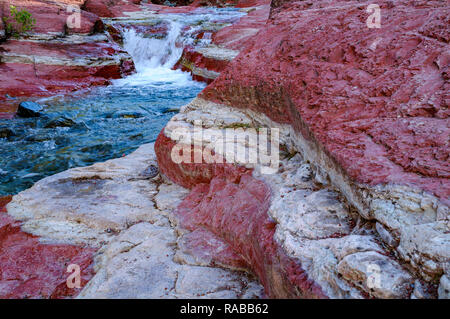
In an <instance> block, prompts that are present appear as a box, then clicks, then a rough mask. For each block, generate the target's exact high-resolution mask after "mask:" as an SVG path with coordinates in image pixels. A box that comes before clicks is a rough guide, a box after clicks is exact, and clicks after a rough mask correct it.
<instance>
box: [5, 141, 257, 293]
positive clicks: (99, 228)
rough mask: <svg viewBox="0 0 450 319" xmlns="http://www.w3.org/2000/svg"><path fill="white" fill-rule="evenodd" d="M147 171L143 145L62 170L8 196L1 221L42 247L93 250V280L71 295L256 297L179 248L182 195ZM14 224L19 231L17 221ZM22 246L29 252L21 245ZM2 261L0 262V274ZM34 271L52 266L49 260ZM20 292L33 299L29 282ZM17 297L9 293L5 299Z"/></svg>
mask: <svg viewBox="0 0 450 319" xmlns="http://www.w3.org/2000/svg"><path fill="white" fill-rule="evenodd" d="M155 167H156V156H155V153H154V149H153V144H147V145H143V146H141V147H140V148H139V149H138V150H137V151H135V152H134V153H132V154H130V155H128V156H126V157H122V158H119V159H114V160H110V161H107V162H104V163H97V164H95V165H93V166H89V167H84V168H76V169H71V170H68V171H65V172H62V173H60V174H57V175H54V176H51V177H48V178H45V179H43V180H41V181H39V182H38V183H36V184H35V185H34V186H33V187H32V188H30V189H29V190H26V191H24V192H22V193H20V194H18V195H16V196H14V197H13V199H12V201H11V202H10V203H9V204H8V206H7V211H8V215H6V216H7V217H6V218H8V220H12V218H11V217H13V218H14V219H15V220H19V221H21V222H22V223H21V228H22V230H23V231H26V232H28V233H31V234H33V235H36V236H39V238H40V239H39V240H40V242H41V243H42V244H40V246H39V247H42V249H44V250H45V249H46V250H52V249H53V248H52V247H59V246H55V245H63V246H62V247H66V246H64V245H77V246H86V245H87V246H88V247H92V248H89V249H90V250H89V251H91V252H92V251H93V248H96V250H97V249H98V250H97V252H96V254H95V258H94V263H93V264H92V265H91V267H93V270H94V272H95V276H94V277H93V278H92V279H91V280H90V281H89V283H88V284H87V285H86V286H85V287H84V288H83V290H82V291H81V292H80V294H79V295H78V297H79V298H258V297H261V296H262V291H261V286H260V285H259V284H258V283H257V282H256V281H255V280H254V279H253V278H251V277H249V276H248V275H247V274H245V273H243V272H241V271H232V270H231V271H230V270H226V269H221V268H218V267H217V266H216V265H215V264H214V263H209V262H205V260H206V259H205V256H204V254H203V255H200V253H201V251H195V250H190V249H189V247H188V246H185V245H184V243H183V237H184V236H187V237H189V236H191V235H190V232H189V231H188V230H184V229H183V230H181V229H179V228H178V227H176V226H174V225H176V224H177V223H178V222H177V220H178V219H177V217H176V216H175V215H173V210H174V208H175V207H176V205H177V204H178V203H179V202H180V201H181V200H182V199H183V198H184V197H185V196H186V195H187V191H186V190H185V189H184V188H182V187H180V186H177V185H174V184H172V183H171V182H169V181H167V180H164V179H162V178H161V177H160V176H158V174H156V176H154V174H150V173H149V172H153V171H154V168H155ZM150 168H151V169H150ZM14 223H16V224H15V225H17V229H19V222H14ZM6 234H7V236H14V234H10V232H9V231H6ZM22 234H24V235H23V236H29V237H32V236H31V235H26V234H25V233H22ZM8 238H11V237H6V240H8ZM32 238H35V237H32ZM10 240H12V239H10ZM36 240H37V239H36ZM8 242H10V241H3V237H2V241H1V242H0V244H2V245H4V246H2V247H3V248H2V254H3V255H4V256H6V257H7V256H11V255H12V254H13V252H14V251H15V250H14V249H15V247H17V246H14V245H13V246H8V245H7V243H8ZM17 245H19V244H17ZM19 247H21V246H19ZM71 247H73V246H71ZM75 247H76V246H75ZM26 248H28V250H27V249H26ZM22 249H23V250H24V251H25V253H26V254H29V253H30V249H29V247H23V248H22ZM74 249H81V248H78V247H77V248H74ZM7 262H8V259H7V258H6V260H5V259H0V268H1V269H2V270H3V269H6V268H7V267H6V266H7ZM73 263H77V260H73ZM18 264H19V265H21V262H20V260H18ZM89 264H90V263H88V264H87V265H89ZM30 265H34V263H30ZM21 267H22V266H21ZM42 267H44V268H45V267H50V268H51V267H58V264H57V263H55V262H53V260H49V261H48V262H43V263H42ZM8 269H9V268H8ZM17 271H21V268H18V269H17ZM17 271H16V270H14V268H11V269H9V277H14V276H19V273H18V272H17ZM82 273H84V268H83V272H82ZM37 274H38V275H41V273H40V272H39V271H38V272H37ZM5 276H6V275H5ZM67 276H68V275H67ZM91 276H92V274H91ZM58 278H60V277H58ZM62 278H63V284H62V285H61V289H63V288H64V289H65V290H64V291H73V290H71V289H68V288H66V285H65V281H66V278H67V277H65V276H62ZM6 279H7V278H5V280H6ZM24 286H25V287H27V284H26V283H25V284H24ZM28 288H29V290H30V289H31V288H34V289H35V290H33V291H32V292H33V293H34V295H33V296H36V297H39V296H38V295H36V293H37V286H36V285H35V286H33V287H28ZM78 292H79V290H77V291H76V294H78ZM74 294H75V293H72V295H74ZM76 294H75V295H76ZM20 296H21V295H19V294H18V293H17V292H16V291H12V292H11V293H10V294H8V295H7V297H11V298H17V297H20ZM63 296H66V295H63ZM44 297H45V296H44Z"/></svg>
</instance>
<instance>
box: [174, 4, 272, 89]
mask: <svg viewBox="0 0 450 319" xmlns="http://www.w3.org/2000/svg"><path fill="white" fill-rule="evenodd" d="M239 4H240V7H242V8H243V9H242V10H243V11H245V12H247V13H248V14H247V15H246V16H244V17H242V18H241V19H240V20H239V21H238V22H237V23H234V24H232V25H230V26H227V27H225V28H221V29H220V30H215V31H214V30H213V32H212V33H211V34H209V36H210V37H211V43H210V44H209V45H208V46H197V47H194V46H186V47H185V48H184V50H183V54H182V56H181V58H180V60H179V61H178V63H177V64H176V65H175V68H180V69H181V70H183V71H187V72H190V73H191V74H192V76H193V78H194V79H196V80H198V81H204V82H206V83H211V82H212V81H213V80H214V79H215V78H217V77H218V76H219V74H220V73H221V72H222V71H223V70H225V68H226V67H227V65H228V63H229V62H230V61H231V60H233V59H234V58H235V57H236V56H237V55H238V54H239V52H240V51H241V50H243V49H244V48H245V47H246V45H247V44H248V42H249V41H250V39H251V38H252V37H254V36H255V34H256V33H257V32H258V30H259V28H261V27H262V26H263V25H264V24H265V22H266V20H267V18H268V16H269V10H270V7H269V3H268V1H264V0H263V1H257V2H256V3H253V2H251V3H246V2H240V3H239ZM204 36H205V34H201V37H204Z"/></svg>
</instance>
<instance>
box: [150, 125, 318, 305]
mask: <svg viewBox="0 0 450 319" xmlns="http://www.w3.org/2000/svg"><path fill="white" fill-rule="evenodd" d="M174 145H175V142H174V141H172V140H171V139H169V138H168V137H166V136H165V135H164V130H163V131H162V132H161V133H160V134H159V136H158V138H157V140H156V143H155V152H156V155H157V158H158V165H159V168H160V171H161V172H162V173H164V174H165V175H166V176H168V177H169V178H170V179H171V180H173V181H175V182H176V183H178V184H180V185H182V186H184V187H188V188H191V189H192V191H191V193H190V194H189V195H188V196H187V197H186V198H185V199H184V200H183V202H182V203H181V204H180V205H179V206H178V208H177V209H176V212H175V215H176V217H177V218H178V219H179V225H180V226H181V227H183V228H185V229H188V230H190V231H192V232H193V233H192V234H191V235H190V236H189V237H188V238H187V241H188V243H187V244H186V245H187V246H188V247H197V249H193V248H192V249H191V251H192V252H193V253H197V254H199V255H200V257H201V256H203V255H204V254H207V255H208V256H210V257H211V258H212V260H213V261H214V262H215V263H217V264H222V265H223V264H225V265H228V266H230V267H232V268H242V267H244V268H247V269H248V270H250V271H251V272H253V273H254V274H255V275H256V276H257V277H258V278H259V280H260V282H261V283H262V285H263V286H264V288H265V291H266V294H267V295H268V296H269V297H271V298H295V297H302V298H325V297H326V296H325V295H324V294H323V292H322V290H321V289H320V287H318V286H317V285H316V284H315V283H314V282H311V281H310V280H309V279H308V276H307V275H306V273H305V272H304V271H303V269H302V268H301V265H300V263H299V262H298V261H297V260H294V259H292V258H290V257H288V256H287V255H286V254H285V253H284V252H283V250H282V249H281V247H280V246H279V245H278V244H277V243H276V242H275V240H274V237H273V235H274V232H275V222H274V221H273V220H271V219H270V218H269V216H268V214H267V211H268V208H269V204H270V197H271V194H270V189H269V188H268V186H266V185H265V184H264V182H262V181H259V180H257V179H255V178H253V177H252V175H251V173H252V171H251V170H249V169H246V168H243V167H239V166H236V165H231V164H206V163H202V164H195V163H192V164H187V163H181V164H176V163H174V162H173V161H172V160H171V150H172V147H173V146H174ZM208 232H209V233H208ZM211 238H215V240H216V241H218V242H223V243H225V244H226V245H227V246H226V248H225V249H223V248H222V249H220V250H217V247H213V246H207V245H205V243H207V242H211V241H212V240H211ZM202 247H205V248H206V249H207V250H206V252H205V251H202V250H201V248H202Z"/></svg>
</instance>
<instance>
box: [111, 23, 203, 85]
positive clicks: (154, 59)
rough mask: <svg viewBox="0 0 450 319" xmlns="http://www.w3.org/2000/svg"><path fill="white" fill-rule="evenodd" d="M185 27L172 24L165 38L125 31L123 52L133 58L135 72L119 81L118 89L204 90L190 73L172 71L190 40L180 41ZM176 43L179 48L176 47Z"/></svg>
mask: <svg viewBox="0 0 450 319" xmlns="http://www.w3.org/2000/svg"><path fill="white" fill-rule="evenodd" d="M181 29H182V25H181V24H180V23H178V22H174V21H170V22H169V30H168V34H167V37H166V38H164V39H154V38H144V37H143V36H141V35H140V34H138V33H137V32H136V31H135V30H134V29H128V30H126V31H125V32H124V34H123V37H124V49H125V50H126V51H127V52H128V53H129V54H130V55H131V57H132V58H133V61H134V64H135V67H136V71H137V72H136V73H135V74H133V75H131V76H128V77H126V78H123V79H119V80H116V81H115V82H114V84H115V85H118V86H132V87H136V86H161V85H164V86H168V87H187V86H195V87H204V86H205V85H204V84H202V83H199V82H195V81H193V80H192V77H191V75H190V74H189V73H187V72H182V71H181V70H172V67H173V66H174V65H175V63H177V61H178V60H179V58H180V57H181V54H182V53H183V46H180V45H179V44H183V43H187V42H188V41H189V40H188V39H186V38H185V39H182V38H181ZM177 43H178V45H179V46H177Z"/></svg>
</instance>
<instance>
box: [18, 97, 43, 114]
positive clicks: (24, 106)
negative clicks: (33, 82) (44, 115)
mask: <svg viewBox="0 0 450 319" xmlns="http://www.w3.org/2000/svg"><path fill="white" fill-rule="evenodd" d="M43 110H44V107H43V106H42V105H40V104H39V103H36V102H31V101H26V102H21V103H20V104H19V108H18V109H17V116H19V117H39V116H41V112H42V111H43Z"/></svg>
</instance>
